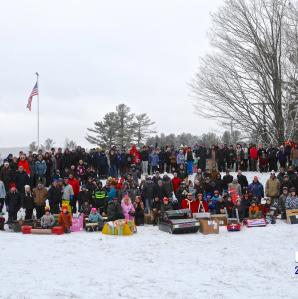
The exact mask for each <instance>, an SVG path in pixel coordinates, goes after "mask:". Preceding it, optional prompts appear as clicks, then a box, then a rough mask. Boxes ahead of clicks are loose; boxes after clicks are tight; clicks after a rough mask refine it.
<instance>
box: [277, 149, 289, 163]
mask: <svg viewBox="0 0 298 299" xmlns="http://www.w3.org/2000/svg"><path fill="white" fill-rule="evenodd" d="M277 158H278V161H279V162H280V163H285V162H287V153H286V152H285V151H283V150H279V151H278V154H277Z"/></svg>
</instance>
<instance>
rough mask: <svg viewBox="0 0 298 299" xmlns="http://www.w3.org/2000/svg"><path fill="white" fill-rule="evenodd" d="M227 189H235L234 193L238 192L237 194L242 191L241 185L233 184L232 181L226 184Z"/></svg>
mask: <svg viewBox="0 0 298 299" xmlns="http://www.w3.org/2000/svg"><path fill="white" fill-rule="evenodd" d="M228 190H229V191H230V190H231V191H232V190H235V191H236V193H237V194H238V195H241V194H242V193H241V185H240V184H238V183H237V184H234V183H233V182H232V183H231V184H229V185H228Z"/></svg>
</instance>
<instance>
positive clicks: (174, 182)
mask: <svg viewBox="0 0 298 299" xmlns="http://www.w3.org/2000/svg"><path fill="white" fill-rule="evenodd" d="M181 182H182V180H181V179H180V178H178V174H177V172H174V177H173V178H172V185H173V191H174V193H175V195H176V192H177V190H178V189H179V187H180V184H181Z"/></svg>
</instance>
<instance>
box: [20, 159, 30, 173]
mask: <svg viewBox="0 0 298 299" xmlns="http://www.w3.org/2000/svg"><path fill="white" fill-rule="evenodd" d="M20 166H22V167H23V169H24V171H25V172H26V173H27V174H28V175H30V167H29V163H28V161H27V160H26V156H25V155H21V156H20V160H19V162H18V168H19V167H20Z"/></svg>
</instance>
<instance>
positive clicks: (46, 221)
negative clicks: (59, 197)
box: [40, 207, 55, 228]
mask: <svg viewBox="0 0 298 299" xmlns="http://www.w3.org/2000/svg"><path fill="white" fill-rule="evenodd" d="M40 223H41V227H42V228H52V227H53V226H54V224H55V218H54V216H53V215H52V214H51V213H50V208H49V207H45V214H44V215H43V216H42V217H41V219H40Z"/></svg>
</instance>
